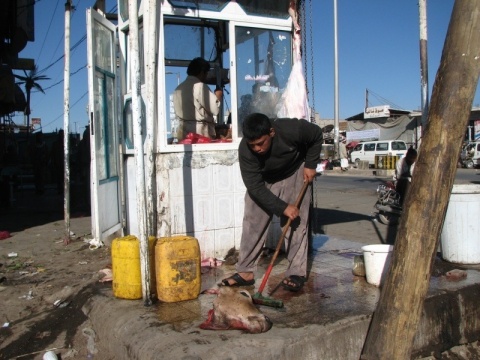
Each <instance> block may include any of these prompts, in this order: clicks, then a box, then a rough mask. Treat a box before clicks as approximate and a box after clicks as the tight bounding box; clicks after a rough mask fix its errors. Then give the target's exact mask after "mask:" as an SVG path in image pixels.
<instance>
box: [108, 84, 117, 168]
mask: <svg viewBox="0 0 480 360" xmlns="http://www.w3.org/2000/svg"><path fill="white" fill-rule="evenodd" d="M106 97H107V99H106V100H107V114H106V120H107V124H106V134H107V137H106V139H105V143H106V151H107V152H108V153H107V156H108V159H107V163H108V165H107V166H108V174H107V175H108V177H112V176H117V175H118V170H117V158H116V154H117V142H116V134H117V126H116V121H115V118H114V114H115V113H114V106H115V99H114V97H115V87H114V79H113V78H112V77H107V78H106Z"/></svg>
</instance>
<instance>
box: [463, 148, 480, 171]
mask: <svg viewBox="0 0 480 360" xmlns="http://www.w3.org/2000/svg"><path fill="white" fill-rule="evenodd" d="M460 159H461V160H462V165H463V166H464V167H466V168H467V169H472V168H474V167H478V166H480V141H473V142H470V143H468V144H467V145H466V146H465V147H464V148H463V149H462V152H461V153H460Z"/></svg>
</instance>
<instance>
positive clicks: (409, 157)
mask: <svg viewBox="0 0 480 360" xmlns="http://www.w3.org/2000/svg"><path fill="white" fill-rule="evenodd" d="M405 161H406V162H407V164H408V165H412V164H413V163H414V162H415V161H417V150H415V149H414V148H413V147H409V148H408V150H407V154H406V155H405Z"/></svg>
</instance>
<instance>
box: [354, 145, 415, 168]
mask: <svg viewBox="0 0 480 360" xmlns="http://www.w3.org/2000/svg"><path fill="white" fill-rule="evenodd" d="M406 153H407V144H405V142H404V141H402V140H379V141H366V142H361V143H359V144H357V146H355V148H354V149H353V150H352V152H351V153H350V162H352V163H354V164H355V166H356V167H358V164H359V162H360V161H368V165H369V166H373V165H375V156H376V155H392V156H395V155H398V156H399V157H402V156H404V155H405V154H406Z"/></svg>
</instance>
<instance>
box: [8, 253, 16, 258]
mask: <svg viewBox="0 0 480 360" xmlns="http://www.w3.org/2000/svg"><path fill="white" fill-rule="evenodd" d="M17 256H18V254H17V253H16V252H11V253H8V257H9V258H14V257H17Z"/></svg>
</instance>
